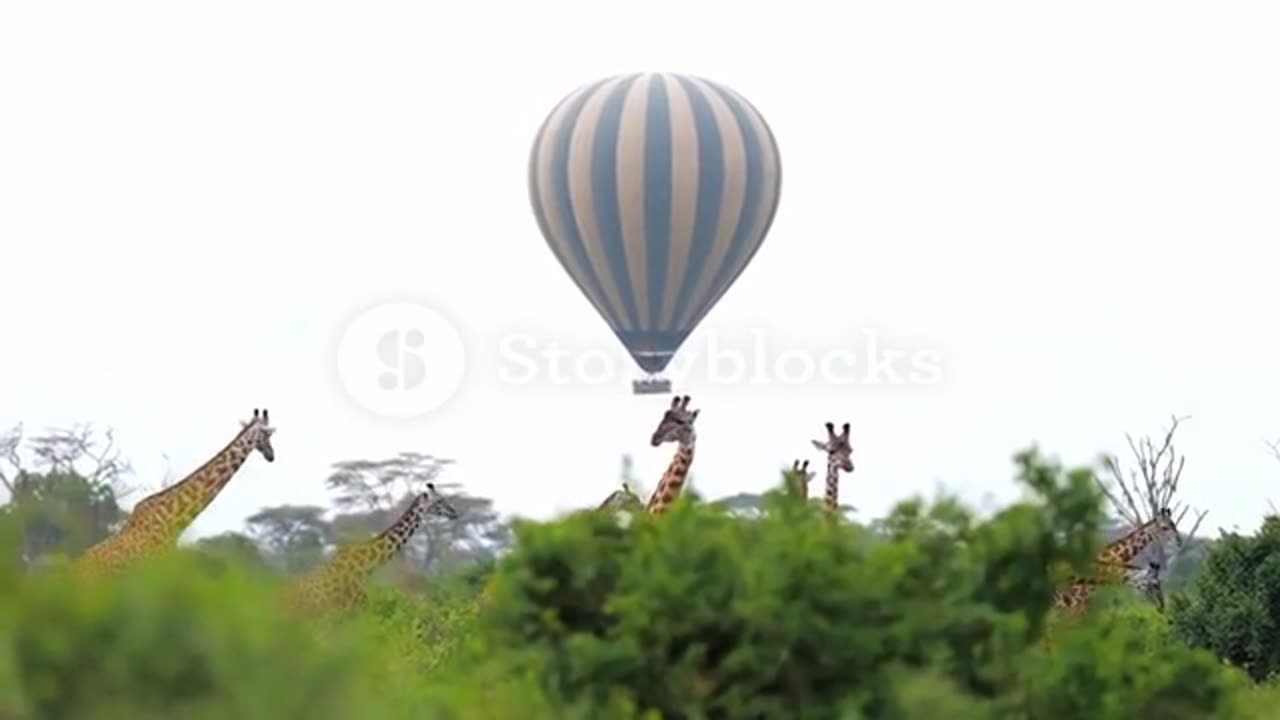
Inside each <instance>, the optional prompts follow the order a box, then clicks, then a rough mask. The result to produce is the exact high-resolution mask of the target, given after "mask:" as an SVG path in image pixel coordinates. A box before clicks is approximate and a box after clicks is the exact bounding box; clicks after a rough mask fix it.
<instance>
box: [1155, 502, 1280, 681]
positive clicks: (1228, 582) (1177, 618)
mask: <svg viewBox="0 0 1280 720" xmlns="http://www.w3.org/2000/svg"><path fill="white" fill-rule="evenodd" d="M1170 613H1171V616H1172V618H1173V622H1174V626H1175V627H1176V628H1177V630H1178V633H1179V634H1180V635H1181V636H1182V638H1183V639H1184V640H1185V641H1186V642H1187V643H1189V644H1190V645H1192V646H1195V647H1202V648H1207V649H1209V650H1211V651H1212V652H1213V653H1214V654H1215V655H1217V656H1218V657H1220V658H1222V659H1223V660H1225V661H1227V662H1229V663H1231V664H1232V665H1234V666H1236V667H1238V668H1241V669H1242V670H1244V671H1245V672H1247V673H1248V674H1249V675H1250V676H1251V677H1253V678H1254V679H1255V680H1262V679H1264V678H1267V677H1270V676H1273V675H1275V674H1277V673H1280V516H1276V515H1270V516H1268V517H1267V518H1265V519H1264V520H1263V522H1262V526H1261V527H1260V528H1259V529H1258V531H1257V532H1256V533H1254V534H1252V535H1242V534H1239V533H1223V534H1222V536H1221V537H1220V538H1219V539H1218V540H1217V541H1215V542H1214V543H1213V545H1212V546H1211V548H1210V550H1209V552H1208V555H1207V557H1206V558H1205V560H1204V563H1203V564H1202V565H1201V569H1200V572H1199V574H1198V575H1196V577H1195V579H1194V580H1192V581H1191V583H1190V586H1189V587H1188V588H1187V589H1186V591H1185V592H1183V593H1179V594H1177V595H1175V596H1174V597H1173V598H1172V599H1171V602H1170Z"/></svg>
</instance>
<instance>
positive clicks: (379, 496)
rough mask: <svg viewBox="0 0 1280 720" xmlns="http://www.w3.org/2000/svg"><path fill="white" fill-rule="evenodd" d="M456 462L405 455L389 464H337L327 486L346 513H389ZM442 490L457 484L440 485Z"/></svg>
mask: <svg viewBox="0 0 1280 720" xmlns="http://www.w3.org/2000/svg"><path fill="white" fill-rule="evenodd" d="M454 462H455V461H454V460H450V459H448V458H438V457H434V456H431V455H425V454H423V453H416V452H402V453H400V454H398V455H396V456H395V457H391V458H388V459H385V460H344V461H342V462H337V463H334V464H333V470H332V472H331V473H330V475H329V477H328V478H327V479H325V485H326V486H327V487H328V488H329V489H330V490H331V491H333V493H334V500H333V501H334V504H335V505H336V506H337V507H338V509H339V510H340V511H342V512H351V511H354V510H356V509H357V508H361V507H363V509H364V510H365V511H378V510H388V509H390V508H392V507H395V506H396V504H397V503H399V502H400V501H401V500H403V499H404V498H405V496H408V495H416V494H417V493H420V492H422V490H423V488H424V487H425V486H426V484H427V483H429V482H434V481H435V480H436V478H438V477H439V476H440V473H441V472H443V471H444V469H445V467H446V466H449V465H452V464H454ZM436 486H437V487H439V488H440V489H441V490H445V491H447V490H449V489H452V488H456V487H457V484H456V483H438V482H437V483H436Z"/></svg>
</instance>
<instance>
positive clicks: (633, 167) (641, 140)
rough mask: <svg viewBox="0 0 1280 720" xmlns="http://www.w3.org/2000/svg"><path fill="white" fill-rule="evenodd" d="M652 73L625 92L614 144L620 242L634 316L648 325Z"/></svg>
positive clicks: (641, 323)
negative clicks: (646, 182)
mask: <svg viewBox="0 0 1280 720" xmlns="http://www.w3.org/2000/svg"><path fill="white" fill-rule="evenodd" d="M651 77H652V76H645V77H643V78H641V79H640V80H638V81H636V83H635V84H634V85H632V86H631V89H630V90H629V91H628V92H627V97H626V100H625V101H624V102H623V104H622V117H621V118H619V121H620V124H619V126H618V144H617V154H616V156H615V157H616V159H617V172H616V173H615V176H616V177H617V180H618V211H619V214H620V219H621V221H622V222H621V225H622V238H621V241H622V246H623V248H624V252H625V253H626V256H627V272H628V274H629V275H630V277H631V287H632V289H633V290H634V292H635V301H636V306H637V307H636V309H637V317H638V319H639V321H640V327H641V328H648V327H649V326H650V325H649V323H650V320H649V292H648V290H649V284H648V282H649V275H648V270H647V265H646V263H647V261H648V258H647V257H645V249H646V244H645V241H644V240H645V221H644V216H645V211H644V172H645V161H644V159H645V133H646V131H647V129H648V128H647V125H648V123H647V119H646V117H645V113H646V110H647V108H648V103H647V102H646V99H647V98H648V94H649V83H650V81H651Z"/></svg>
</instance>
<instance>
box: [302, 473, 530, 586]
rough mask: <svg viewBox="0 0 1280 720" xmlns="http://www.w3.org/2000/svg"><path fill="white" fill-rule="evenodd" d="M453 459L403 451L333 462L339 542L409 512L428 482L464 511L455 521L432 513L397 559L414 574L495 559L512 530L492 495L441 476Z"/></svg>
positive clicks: (362, 535) (335, 524) (331, 478)
mask: <svg viewBox="0 0 1280 720" xmlns="http://www.w3.org/2000/svg"><path fill="white" fill-rule="evenodd" d="M452 464H454V461H453V460H450V459H447V458H438V457H434V456H432V455H427V454H423V453H416V452H402V453H399V454H398V455H395V456H393V457H390V458H386V459H383V460H346V461H343V462H338V463H334V465H333V472H332V474H331V475H330V476H329V478H328V479H327V480H325V485H326V486H328V487H329V489H330V490H332V491H333V492H334V493H335V498H334V504H335V505H336V506H337V508H338V513H337V514H336V515H335V516H334V518H333V519H332V521H331V524H332V527H333V530H334V537H335V538H336V539H338V541H339V542H349V541H357V540H361V539H364V538H365V537H368V535H369V534H370V533H375V532H379V531H381V530H382V529H384V528H385V527H386V526H387V525H389V524H390V523H391V522H393V521H394V520H395V518H396V517H398V516H399V515H400V513H402V512H404V510H405V508H407V507H408V504H409V502H411V501H412V498H413V497H414V496H415V495H417V494H418V493H419V492H422V490H423V488H424V487H425V486H426V484H427V483H428V482H431V483H434V484H435V486H436V488H437V489H439V490H440V491H441V492H442V493H443V494H444V495H446V496H447V497H448V499H449V502H450V503H452V504H453V505H454V507H456V508H457V509H458V511H459V513H460V515H461V517H459V518H458V520H456V521H446V520H444V519H443V518H438V517H434V516H433V517H428V518H427V519H426V521H425V522H423V525H422V527H420V528H419V529H418V532H417V533H416V534H415V535H414V537H413V539H412V540H411V541H410V542H409V544H408V545H407V546H406V547H405V548H404V550H403V551H402V552H401V556H400V558H399V561H398V562H397V563H395V564H396V565H399V566H400V567H401V568H409V569H412V570H413V571H414V572H419V573H421V572H432V571H435V570H438V569H441V568H444V567H449V566H456V565H462V564H467V563H470V562H476V561H483V560H486V559H489V558H492V557H493V556H494V555H495V554H497V553H498V552H500V551H501V550H502V549H503V548H505V547H506V546H508V545H509V544H510V542H511V533H510V528H509V527H508V525H507V523H505V522H503V521H502V519H501V517H500V516H499V515H498V513H497V511H496V510H495V509H494V506H493V501H492V500H490V499H488V498H483V497H478V496H474V495H469V494H467V493H464V492H460V491H459V486H458V484H457V483H453V482H447V481H446V482H442V481H440V479H439V478H440V475H441V473H443V472H444V469H445V468H446V467H448V466H449V465H452Z"/></svg>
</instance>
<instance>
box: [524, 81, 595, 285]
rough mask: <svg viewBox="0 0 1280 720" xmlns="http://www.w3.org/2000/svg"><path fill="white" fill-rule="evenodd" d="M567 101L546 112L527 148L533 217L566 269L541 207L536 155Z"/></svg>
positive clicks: (562, 254) (564, 258) (548, 244)
mask: <svg viewBox="0 0 1280 720" xmlns="http://www.w3.org/2000/svg"><path fill="white" fill-rule="evenodd" d="M567 101H568V97H566V98H565V99H564V100H562V101H560V102H559V103H557V104H556V106H555V108H553V109H552V110H551V112H550V113H548V114H547V118H546V119H545V120H543V121H542V126H541V127H539V128H538V134H537V135H534V136H533V147H532V148H530V150H529V201H530V204H531V205H533V218H534V220H535V221H537V223H538V230H540V231H541V232H542V237H543V238H544V239H545V240H546V241H547V246H548V247H550V248H551V253H552V254H553V255H555V256H556V260H557V261H559V263H560V266H561V267H563V268H565V269H566V270H568V268H569V262H568V259H567V258H566V257H565V254H564V248H561V247H560V243H558V242H555V241H554V240H552V238H553V237H555V235H554V234H553V233H552V232H551V220H550V218H548V217H547V212H546V209H545V208H544V207H543V202H544V198H543V197H542V195H543V193H542V186H541V185H539V184H538V173H539V172H540V171H541V167H540V166H539V165H538V155H539V154H540V153H541V152H542V145H543V143H544V142H546V134H547V126H549V125H550V124H551V119H552V118H554V117H555V116H556V112H557V111H558V110H559V109H560V108H561V107H562V106H563V105H564V104H565V103H566V102H567ZM567 274H568V276H569V278H570V279H572V280H573V284H574V285H577V286H578V289H579V290H581V291H582V292H583V293H586V292H587V289H586V288H585V287H583V285H582V281H581V280H579V279H578V278H577V276H575V275H574V274H573V273H567Z"/></svg>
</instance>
